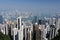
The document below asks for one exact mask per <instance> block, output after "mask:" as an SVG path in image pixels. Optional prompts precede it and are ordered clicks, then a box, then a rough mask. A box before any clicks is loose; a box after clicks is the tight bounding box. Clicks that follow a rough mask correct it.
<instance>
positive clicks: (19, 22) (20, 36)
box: [17, 17, 23, 40]
mask: <svg viewBox="0 0 60 40" xmlns="http://www.w3.org/2000/svg"><path fill="white" fill-rule="evenodd" d="M21 19H22V17H18V18H17V29H18V40H23V26H22V20H21Z"/></svg>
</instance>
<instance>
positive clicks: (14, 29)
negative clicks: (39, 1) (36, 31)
mask: <svg viewBox="0 0 60 40" xmlns="http://www.w3.org/2000/svg"><path fill="white" fill-rule="evenodd" d="M12 31H13V40H15V35H17V31H18V30H17V28H13V30H12Z"/></svg>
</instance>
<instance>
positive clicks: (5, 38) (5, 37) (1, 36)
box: [0, 32, 11, 40]
mask: <svg viewBox="0 0 60 40" xmlns="http://www.w3.org/2000/svg"><path fill="white" fill-rule="evenodd" d="M0 40H11V39H10V37H9V35H4V34H2V33H1V32H0Z"/></svg>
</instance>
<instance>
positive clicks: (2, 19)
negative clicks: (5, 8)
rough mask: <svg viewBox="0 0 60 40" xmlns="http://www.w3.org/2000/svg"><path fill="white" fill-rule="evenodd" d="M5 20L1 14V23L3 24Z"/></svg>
mask: <svg viewBox="0 0 60 40" xmlns="http://www.w3.org/2000/svg"><path fill="white" fill-rule="evenodd" d="M3 21H4V19H3V16H2V15H0V23H1V24H3Z"/></svg>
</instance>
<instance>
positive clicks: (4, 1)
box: [0, 0, 60, 15]
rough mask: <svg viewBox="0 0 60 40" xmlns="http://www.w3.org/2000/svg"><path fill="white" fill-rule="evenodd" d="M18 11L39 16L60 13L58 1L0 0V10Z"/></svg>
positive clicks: (59, 0) (59, 2) (59, 1)
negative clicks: (29, 12)
mask: <svg viewBox="0 0 60 40" xmlns="http://www.w3.org/2000/svg"><path fill="white" fill-rule="evenodd" d="M2 9H20V10H27V11H32V12H33V13H39V14H43V15H45V14H52V13H53V14H54V13H57V12H60V0H0V10H2Z"/></svg>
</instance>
